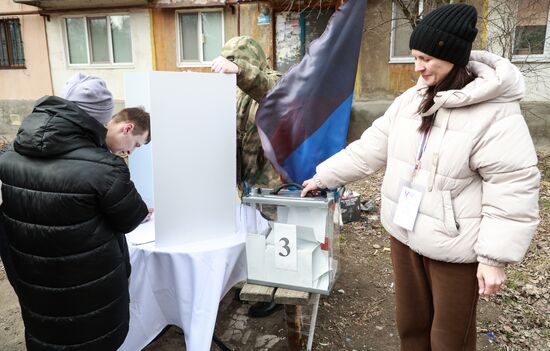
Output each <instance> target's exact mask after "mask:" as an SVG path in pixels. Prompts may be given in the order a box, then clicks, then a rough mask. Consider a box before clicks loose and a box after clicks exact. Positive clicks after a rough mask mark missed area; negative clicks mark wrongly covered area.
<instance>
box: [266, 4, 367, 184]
mask: <svg viewBox="0 0 550 351" xmlns="http://www.w3.org/2000/svg"><path fill="white" fill-rule="evenodd" d="M366 5H367V0H348V1H347V2H346V3H345V4H344V5H343V6H342V7H341V8H340V9H338V10H337V11H336V12H335V13H334V14H333V16H332V18H331V19H330V21H329V23H328V25H327V28H326V29H325V32H324V33H323V35H321V37H319V38H318V39H317V40H315V41H313V42H312V43H311V45H310V46H309V49H308V52H307V53H306V54H305V56H304V58H303V59H302V61H301V62H300V63H299V64H297V65H296V66H294V67H293V68H292V69H291V70H290V71H289V72H288V73H286V74H285V75H283V77H282V78H281V79H280V80H279V82H278V83H277V84H276V85H275V87H273V89H271V90H270V91H269V92H268V93H267V95H266V96H265V97H264V98H263V99H262V101H261V103H260V107H259V108H258V112H257V113H256V125H257V127H258V134H259V135H260V138H261V141H262V147H263V149H264V152H265V155H266V157H267V158H268V159H269V160H270V161H271V163H272V164H273V166H274V167H275V169H276V170H277V171H278V172H279V173H280V174H281V175H282V176H283V178H284V180H285V181H287V182H288V181H293V182H296V183H302V182H303V181H304V180H306V179H309V178H311V177H312V176H313V175H314V174H315V167H316V166H317V165H318V164H319V163H321V162H322V161H324V160H326V159H327V158H329V157H330V156H332V155H333V154H335V153H337V152H338V151H340V150H341V149H343V148H344V146H345V143H346V136H347V132H348V125H349V117H350V113H351V102H352V98H353V88H354V85H355V76H356V72H357V62H358V59H359V51H360V48H361V36H362V33H363V22H364V17H365V11H366Z"/></svg>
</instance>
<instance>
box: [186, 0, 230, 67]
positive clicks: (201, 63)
mask: <svg viewBox="0 0 550 351" xmlns="http://www.w3.org/2000/svg"><path fill="white" fill-rule="evenodd" d="M206 12H219V13H220V14H221V16H222V20H221V23H222V32H221V37H222V47H223V42H224V41H225V18H224V14H225V11H224V9H223V8H209V9H192V10H191V9H189V10H178V11H176V21H175V22H176V67H178V68H184V67H210V65H211V64H212V61H204V52H203V48H202V44H199V45H198V48H199V60H198V61H195V60H193V61H192V60H187V61H185V60H182V59H181V54H182V51H183V47H182V45H181V33H180V28H181V25H180V14H182V13H194V14H196V15H197V16H198V17H199V20H198V21H197V26H198V27H199V28H198V31H197V32H198V33H200V34H201V35H204V34H203V31H202V21H201V20H200V14H201V13H206ZM197 40H198V38H197ZM220 50H221V47H220Z"/></svg>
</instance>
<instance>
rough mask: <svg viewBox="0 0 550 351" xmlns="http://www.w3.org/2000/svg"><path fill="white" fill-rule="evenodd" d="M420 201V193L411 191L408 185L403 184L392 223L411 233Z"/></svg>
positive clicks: (414, 190)
mask: <svg viewBox="0 0 550 351" xmlns="http://www.w3.org/2000/svg"><path fill="white" fill-rule="evenodd" d="M420 201H422V191H420V190H417V189H413V188H412V187H411V186H410V184H404V185H403V186H402V187H401V193H400V194H399V200H398V202H397V208H396V209H395V215H394V216H393V223H395V224H397V225H398V226H400V227H401V228H404V229H407V230H409V231H412V230H413V228H414V223H415V222H416V217H417V216H418V210H419V209H420Z"/></svg>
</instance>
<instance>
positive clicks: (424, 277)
mask: <svg viewBox="0 0 550 351" xmlns="http://www.w3.org/2000/svg"><path fill="white" fill-rule="evenodd" d="M391 258H392V263H393V272H394V279H395V299H396V322H397V330H398V332H399V338H400V340H401V351H459V350H460V351H475V350H476V307H477V300H478V286H477V278H476V272H477V263H468V264H460V263H448V262H441V261H435V260H432V259H429V258H427V257H424V256H422V255H419V254H417V253H416V252H414V251H412V250H411V249H409V247H408V246H406V245H403V244H402V243H400V242H399V241H398V240H396V239H394V238H393V237H392V238H391Z"/></svg>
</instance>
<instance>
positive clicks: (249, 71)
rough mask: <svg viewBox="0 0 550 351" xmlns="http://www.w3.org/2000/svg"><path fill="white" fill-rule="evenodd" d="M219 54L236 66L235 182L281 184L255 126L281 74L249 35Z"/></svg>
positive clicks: (228, 45)
mask: <svg viewBox="0 0 550 351" xmlns="http://www.w3.org/2000/svg"><path fill="white" fill-rule="evenodd" d="M222 56H224V57H225V58H227V59H228V60H230V61H232V62H234V63H235V64H236V65H237V66H238V67H239V73H238V74H237V86H238V90H237V168H238V169H237V184H238V185H239V187H242V184H243V182H244V181H245V180H246V181H247V182H248V184H249V185H250V186H258V187H275V186H277V185H278V184H280V183H281V181H280V176H279V175H278V174H277V172H276V171H275V169H274V168H273V166H272V165H271V163H270V162H269V161H268V160H267V159H266V158H265V156H264V151H263V149H262V144H261V142H260V137H259V135H258V131H257V129H256V111H257V110H258V106H259V102H260V101H261V99H262V98H263V97H264V96H265V94H266V93H267V92H268V91H269V90H270V89H271V88H272V87H273V86H274V85H275V83H276V82H277V81H278V80H279V78H280V76H281V75H280V74H279V73H278V72H276V71H274V70H272V69H270V68H269V67H268V65H267V60H266V58H265V53H264V52H263V50H262V48H261V46H260V45H259V44H258V43H257V42H256V41H255V40H253V39H252V38H250V37H242V36H241V37H236V38H233V39H231V40H229V41H228V42H227V43H226V44H225V45H224V47H223V49H222Z"/></svg>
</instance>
